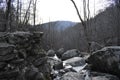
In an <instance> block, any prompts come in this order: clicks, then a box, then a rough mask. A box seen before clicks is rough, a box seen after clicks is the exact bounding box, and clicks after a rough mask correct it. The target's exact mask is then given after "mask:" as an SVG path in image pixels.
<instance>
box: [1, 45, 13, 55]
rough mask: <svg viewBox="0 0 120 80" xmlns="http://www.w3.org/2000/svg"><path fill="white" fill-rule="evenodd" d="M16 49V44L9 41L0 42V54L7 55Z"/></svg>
mask: <svg viewBox="0 0 120 80" xmlns="http://www.w3.org/2000/svg"><path fill="white" fill-rule="evenodd" d="M13 50H14V45H10V44H8V43H0V56H4V55H7V54H9V53H11V52H13Z"/></svg>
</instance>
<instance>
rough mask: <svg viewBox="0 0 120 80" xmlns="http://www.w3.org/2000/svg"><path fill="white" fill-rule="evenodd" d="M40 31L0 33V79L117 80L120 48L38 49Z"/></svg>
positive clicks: (119, 78) (119, 79)
mask: <svg viewBox="0 0 120 80" xmlns="http://www.w3.org/2000/svg"><path fill="white" fill-rule="evenodd" d="M42 35H43V33H42V32H13V33H0V80H120V47H119V46H108V47H104V48H102V49H100V50H97V51H95V52H93V53H92V54H89V53H86V52H81V51H79V50H77V49H71V50H67V51H65V50H64V48H60V49H59V50H57V51H54V50H52V49H51V50H48V51H47V52H45V51H44V50H43V49H41V37H42Z"/></svg>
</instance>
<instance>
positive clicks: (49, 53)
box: [47, 49, 55, 57]
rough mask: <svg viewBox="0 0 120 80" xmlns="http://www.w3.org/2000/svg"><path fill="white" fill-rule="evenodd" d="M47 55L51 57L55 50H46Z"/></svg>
mask: <svg viewBox="0 0 120 80" xmlns="http://www.w3.org/2000/svg"><path fill="white" fill-rule="evenodd" d="M47 56H50V57H53V56H55V51H54V50H52V49H51V50H49V51H48V52H47Z"/></svg>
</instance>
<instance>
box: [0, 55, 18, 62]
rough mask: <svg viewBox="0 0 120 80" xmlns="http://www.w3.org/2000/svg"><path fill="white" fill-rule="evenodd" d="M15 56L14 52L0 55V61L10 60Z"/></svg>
mask: <svg viewBox="0 0 120 80" xmlns="http://www.w3.org/2000/svg"><path fill="white" fill-rule="evenodd" d="M15 58H16V54H8V55H5V56H0V61H1V62H5V61H11V60H13V59H15Z"/></svg>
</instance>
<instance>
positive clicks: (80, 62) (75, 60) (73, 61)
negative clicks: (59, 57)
mask: <svg viewBox="0 0 120 80" xmlns="http://www.w3.org/2000/svg"><path fill="white" fill-rule="evenodd" d="M64 63H65V64H69V65H71V66H73V67H76V66H83V65H85V63H86V62H85V60H84V59H83V58H81V57H73V58H70V59H67V60H65V61H64Z"/></svg>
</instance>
